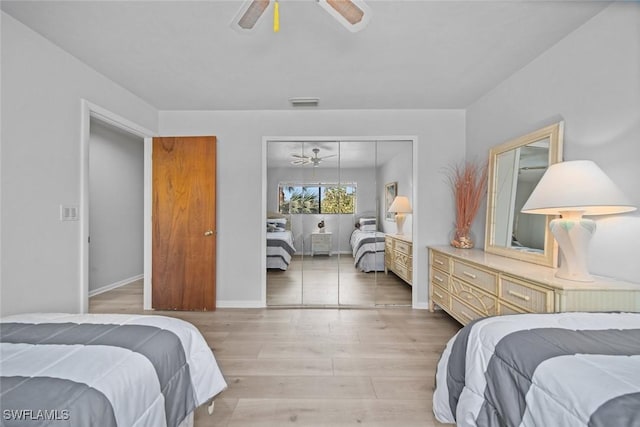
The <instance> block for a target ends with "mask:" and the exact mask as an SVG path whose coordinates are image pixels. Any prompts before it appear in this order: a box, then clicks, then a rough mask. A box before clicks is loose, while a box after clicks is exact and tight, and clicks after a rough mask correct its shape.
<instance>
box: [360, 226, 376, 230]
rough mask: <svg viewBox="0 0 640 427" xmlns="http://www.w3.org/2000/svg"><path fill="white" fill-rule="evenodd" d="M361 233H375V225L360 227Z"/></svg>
mask: <svg viewBox="0 0 640 427" xmlns="http://www.w3.org/2000/svg"><path fill="white" fill-rule="evenodd" d="M360 230H361V231H376V225H375V224H364V225H361V226H360Z"/></svg>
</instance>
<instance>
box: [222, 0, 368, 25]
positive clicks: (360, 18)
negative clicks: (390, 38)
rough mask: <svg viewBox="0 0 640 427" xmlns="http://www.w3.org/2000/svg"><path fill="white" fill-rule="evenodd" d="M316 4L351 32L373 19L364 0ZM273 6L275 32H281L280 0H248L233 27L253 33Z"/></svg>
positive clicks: (322, 1) (339, 0) (318, 1)
mask: <svg viewBox="0 0 640 427" xmlns="http://www.w3.org/2000/svg"><path fill="white" fill-rule="evenodd" d="M315 2H316V3H317V4H318V5H319V6H320V7H322V8H323V9H324V10H326V11H327V13H329V14H330V15H331V16H333V17H334V18H335V19H336V20H337V21H338V22H340V23H341V24H342V25H344V26H345V27H346V28H347V29H348V30H349V31H351V32H357V31H360V30H361V29H363V28H364V27H365V26H366V25H367V23H368V22H369V20H370V19H371V10H370V9H369V7H368V6H367V5H366V3H365V2H364V0H315ZM271 4H273V31H274V32H276V33H277V32H278V31H279V30H280V13H279V2H278V0H247V1H245V3H244V4H243V5H242V7H241V8H240V11H239V13H238V15H236V17H235V18H234V20H233V22H232V26H233V27H234V28H236V29H238V30H240V31H243V32H244V31H251V30H253V29H254V28H255V26H256V24H257V23H258V21H259V20H260V18H261V17H262V16H263V15H264V13H265V12H266V10H267V9H268V8H269V6H270V5H271Z"/></svg>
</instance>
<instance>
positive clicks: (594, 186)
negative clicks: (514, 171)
mask: <svg viewBox="0 0 640 427" xmlns="http://www.w3.org/2000/svg"><path fill="white" fill-rule="evenodd" d="M634 210H636V207H634V206H632V205H631V203H630V201H629V199H627V197H625V195H624V194H623V193H622V192H621V191H620V189H619V188H618V187H617V186H616V185H615V184H614V183H613V181H611V179H610V178H609V177H608V176H607V175H606V174H605V173H604V172H603V171H602V169H600V168H599V167H598V165H596V164H595V163H594V162H592V161H590V160H574V161H567V162H560V163H555V164H553V165H551V166H550V167H549V168H548V169H547V171H546V172H545V173H544V175H543V176H542V178H541V179H540V182H539V183H538V185H537V186H536V188H535V189H534V190H533V192H532V193H531V196H529V199H528V200H527V202H526V203H525V204H524V206H523V207H522V212H523V213H529V214H542V215H561V218H556V219H554V220H552V221H551V223H550V225H549V227H550V228H551V232H552V233H553V235H554V237H555V238H556V241H557V242H558V248H559V249H560V266H559V268H558V270H557V271H556V277H559V278H561V279H567V280H574V281H579V282H591V281H593V280H594V279H593V278H592V277H591V275H590V274H589V269H588V267H587V259H588V257H587V249H588V246H589V242H590V240H591V236H592V235H593V234H594V233H595V230H596V223H595V221H593V220H591V219H588V218H583V215H610V214H616V213H623V212H631V211H634Z"/></svg>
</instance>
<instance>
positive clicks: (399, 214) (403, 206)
mask: <svg viewBox="0 0 640 427" xmlns="http://www.w3.org/2000/svg"><path fill="white" fill-rule="evenodd" d="M389 212H395V214H396V227H397V231H396V234H404V232H403V230H402V227H403V226H404V221H405V219H406V217H405V214H408V213H411V203H409V198H408V197H407V196H396V198H395V199H393V202H392V203H391V206H389Z"/></svg>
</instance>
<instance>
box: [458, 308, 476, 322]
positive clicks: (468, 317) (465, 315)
mask: <svg viewBox="0 0 640 427" xmlns="http://www.w3.org/2000/svg"><path fill="white" fill-rule="evenodd" d="M460 314H462V315H463V316H464V317H466V318H467V319H469V320H473V317H471V316H469V315H468V314H467V313H465V312H464V311H463V310H460Z"/></svg>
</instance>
